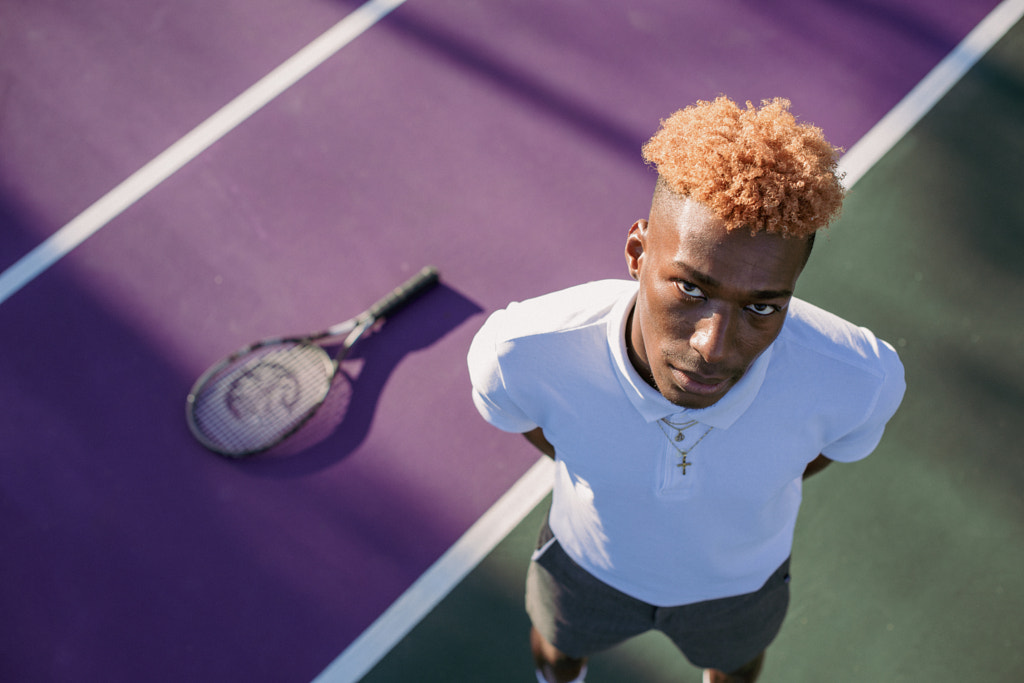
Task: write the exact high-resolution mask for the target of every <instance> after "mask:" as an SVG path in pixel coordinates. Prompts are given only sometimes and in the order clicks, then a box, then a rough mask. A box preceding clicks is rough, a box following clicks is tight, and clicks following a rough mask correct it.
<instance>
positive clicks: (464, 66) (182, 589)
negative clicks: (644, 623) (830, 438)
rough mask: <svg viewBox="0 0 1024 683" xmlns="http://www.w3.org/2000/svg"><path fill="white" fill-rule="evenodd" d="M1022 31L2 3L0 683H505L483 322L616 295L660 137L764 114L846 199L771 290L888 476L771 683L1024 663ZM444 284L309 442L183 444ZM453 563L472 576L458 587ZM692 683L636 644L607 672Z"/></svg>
mask: <svg viewBox="0 0 1024 683" xmlns="http://www.w3.org/2000/svg"><path fill="white" fill-rule="evenodd" d="M1022 14H1024V3H1022V2H1020V1H1018V0H1007V1H1006V2H1004V3H1002V4H1000V3H998V2H996V0H949V1H948V2H945V3H942V4H941V6H938V5H936V4H935V3H926V2H923V1H921V0H897V1H895V2H888V3H882V2H873V1H871V0H864V1H862V2H848V3H834V2H828V1H826V0H821V1H815V2H809V3H798V2H793V1H788V0H787V1H780V2H762V3H756V2H750V1H748V0H727V1H725V2H715V3H712V2H692V1H690V2H682V3H679V2H675V3H673V2H667V1H665V0H641V1H639V2H629V3H626V2H610V1H604V0H601V1H599V2H589V3H585V2H581V1H579V0H567V1H565V2H558V3H543V2H536V1H535V0H524V1H523V2H519V3H498V2H472V3H469V2H454V1H452V0H407V1H405V2H402V1H401V0H395V1H391V2H369V3H366V4H365V5H364V4H362V3H360V2H349V1H347V0H298V1H297V2H291V3H285V2H280V1H279V0H259V2H248V3H241V2H235V0H218V1H217V2H215V3H199V2H195V1H193V0H187V1H186V2H181V3H175V4H173V5H166V4H162V3H156V4H154V3H129V2H124V1H123V0H87V1H84V2H70V1H69V0H46V1H45V2H37V1H29V0H5V2H3V3H2V4H0V329H2V331H3V342H2V348H3V353H2V354H0V405H3V406H4V408H5V409H4V410H3V411H0V453H2V457H0V515H2V517H0V519H2V521H3V523H2V524H0V552H2V554H3V559H2V561H0V586H2V587H0V611H2V613H3V614H4V618H3V619H2V620H0V680H3V681H19V682H20V681H100V680H102V681H140V680H142V681H243V680H244V681H275V682H277V681H296V682H308V681H313V680H318V681H322V682H324V683H340V682H343V681H357V680H365V681H367V682H368V683H384V682H389V681H404V680H415V681H438V682H440V681H450V680H459V681H488V682H491V681H494V682H504V681H508V682H509V683H511V682H512V681H530V680H533V679H532V676H533V673H532V666H531V663H530V661H529V653H528V647H527V644H526V641H525V629H526V617H525V615H524V614H523V613H522V608H521V603H522V579H523V576H524V575H525V570H526V567H525V564H526V561H527V559H528V553H529V550H530V548H531V545H532V543H533V540H534V537H535V535H536V529H537V526H538V525H539V523H540V519H541V517H542V515H543V512H544V505H545V496H546V492H547V489H546V484H545V482H546V474H547V472H546V469H545V465H544V463H543V462H541V464H537V463H538V454H537V453H536V452H535V451H532V450H531V449H530V447H529V446H528V445H527V444H526V443H525V441H523V440H521V439H517V438H514V437H510V436H508V435H505V434H501V433H499V432H497V431H496V430H494V429H492V428H490V427H489V426H488V425H486V424H485V423H484V422H483V420H482V419H480V418H479V416H478V415H477V413H476V411H475V409H474V407H473V405H472V403H471V401H470V398H469V381H468V373H467V371H466V369H465V362H464V358H465V354H466V350H467V349H468V346H469V342H470V340H471V338H472V336H473V334H474V332H475V331H476V329H477V328H478V327H479V325H480V324H481V323H482V321H483V319H484V317H485V316H486V315H487V314H488V313H489V312H490V311H492V310H494V309H496V308H499V307H503V306H504V305H505V304H506V303H507V302H508V301H510V300H517V299H524V298H528V297H531V296H534V295H537V294H540V293H543V292H547V291H551V290H555V289H559V288H562V287H566V286H569V285H571V284H576V283H579V282H583V281H587V280H592V279H599V278H606V277H623V276H624V275H625V271H624V268H623V259H622V246H623V242H624V238H625V233H626V230H627V229H628V227H629V225H630V224H631V223H632V222H633V221H634V220H636V219H637V218H639V217H641V216H643V215H644V214H645V212H646V209H647V206H648V203H649V200H650V193H651V188H652V184H653V175H652V172H651V171H650V170H649V169H647V168H645V167H644V166H643V164H642V161H641V159H640V155H639V148H640V145H641V144H642V143H643V142H644V141H645V140H646V139H647V138H648V137H649V136H650V134H651V133H652V132H653V131H654V130H655V128H656V127H657V123H658V121H659V119H660V118H661V117H664V116H666V115H668V114H669V113H671V112H672V111H673V110H674V109H677V108H679V107H681V106H685V105H686V104H689V103H691V102H693V101H695V100H697V99H710V98H713V97H715V96H716V95H718V94H720V93H725V94H728V95H729V96H730V97H732V98H733V99H736V100H739V101H743V100H753V101H759V100H761V99H764V98H769V97H775V96H785V97H788V98H790V99H791V100H792V101H793V110H794V112H796V113H797V114H798V115H799V116H800V118H802V119H803V120H807V121H812V122H814V123H815V124H817V125H820V126H821V127H822V128H823V129H824V130H825V131H826V133H827V135H828V136H829V138H830V139H831V141H832V142H833V143H835V144H837V145H841V146H843V147H845V148H846V149H847V150H849V151H848V153H847V157H846V159H845V160H844V165H845V167H846V168H847V171H848V180H849V181H852V182H853V190H852V191H851V194H850V198H849V200H848V202H847V204H846V207H845V209H844V214H843V217H842V218H841V219H840V221H839V223H837V224H836V225H835V226H833V227H832V228H830V229H829V231H828V233H827V236H826V237H825V239H823V240H820V241H819V244H818V246H816V248H815V255H814V257H813V258H812V260H811V263H810V265H809V266H808V270H807V271H806V272H805V275H804V276H803V278H802V279H801V284H800V291H799V292H798V294H799V295H800V296H802V297H803V298H805V299H808V300H810V301H812V302H814V303H817V304H819V305H822V306H824V307H826V308H829V309H831V310H833V311H835V312H837V313H839V314H840V315H843V316H844V317H846V318H848V319H850V320H853V321H856V322H858V323H859V324H863V325H865V326H867V327H870V328H872V329H873V330H874V331H875V332H877V333H878V334H879V336H881V337H883V338H885V339H888V340H890V341H891V342H893V344H894V345H896V346H897V348H898V349H899V350H900V352H901V356H902V358H903V361H904V363H905V365H906V368H907V377H908V394H907V399H906V400H905V402H904V404H903V408H902V409H901V411H900V412H899V413H898V414H897V416H896V418H895V420H894V422H893V423H892V424H891V426H890V429H889V430H888V432H887V436H886V438H885V440H884V441H883V443H882V445H881V447H880V448H879V450H878V451H877V452H876V453H875V455H873V456H872V457H871V458H869V459H868V460H866V461H864V462H863V463H860V464H857V465H852V466H846V467H839V466H837V467H835V468H833V469H830V470H829V471H828V472H827V473H825V474H823V475H821V477H820V478H816V479H815V480H812V481H811V482H810V483H809V484H808V486H807V487H806V489H805V502H804V508H803V515H802V517H801V522H800V526H799V527H798V530H797V540H796V550H795V555H794V572H793V574H794V581H793V604H792V606H791V610H790V613H789V616H788V618H787V622H786V625H785V626H784V628H783V631H782V635H781V636H780V638H779V640H778V642H777V644H776V645H775V646H774V647H773V649H772V650H770V652H769V659H768V663H767V667H766V670H765V674H764V675H763V677H762V680H764V681H823V680H827V681H836V682H844V681H849V682H860V681H871V682H874V681H929V682H932V681H935V682H939V683H945V682H946V681H950V682H951V681H962V680H996V681H1008V682H1009V681H1016V680H1019V679H1020V678H1021V676H1022V675H1024V654H1022V653H1024V647H1022V646H1024V637H1022V635H1021V634H1022V631H1024V629H1022V625H1024V620H1022V619H1021V617H1020V615H1021V614H1022V613H1024V576H1022V572H1021V570H1020V568H1021V567H1022V566H1024V541H1022V539H1024V534H1022V523H1024V502H1022V499H1021V496H1020V493H1019V492H1020V490H1021V489H1022V486H1024V464H1022V459H1021V457H1020V454H1021V448H1020V445H1019V443H1018V440H1017V439H1016V438H1015V437H1016V434H1015V427H1016V426H1017V425H1018V424H1019V422H1020V418H1021V416H1022V414H1024V374H1022V372H1024V371H1022V368H1024V323H1022V321H1021V314H1020V310H1021V306H1020V303H1019V301H1020V300H1021V298H1022V296H1021V295H1024V198H1022V195H1021V193H1020V191H1019V188H1020V187H1021V186H1022V184H1024V168H1022V165H1021V163H1020V159H1021V158H1024V127H1022V122H1024V24H1021V22H1020V17H1021V15H1022ZM427 264H433V265H436V266H437V267H438V268H439V270H440V272H441V279H442V282H441V285H440V286H439V287H438V288H436V289H434V290H432V291H431V292H429V293H427V294H426V295H424V296H423V297H422V298H421V299H419V300H418V301H416V302H415V303H414V304H412V305H410V306H409V307H408V308H407V309H405V310H403V311H402V312H401V313H400V314H398V315H396V316H395V317H394V318H393V319H392V320H389V321H388V323H387V325H385V326H384V327H383V328H381V329H380V331H379V332H377V333H376V334H375V335H373V336H372V337H371V338H369V339H367V340H366V341H365V342H364V343H362V344H360V345H359V346H358V347H356V349H355V350H354V352H353V354H352V356H351V357H350V358H349V359H348V360H347V361H346V362H345V367H346V370H347V371H348V372H349V373H350V374H351V376H352V377H353V378H354V380H353V394H352V398H351V404H350V407H349V410H348V412H347V413H346V414H345V417H344V421H343V422H342V423H341V425H339V427H338V429H337V430H336V431H335V432H334V433H333V434H332V435H331V436H330V437H329V438H327V439H326V440H324V441H323V442H321V443H319V444H317V445H316V446H314V447H313V448H311V449H309V450H307V451H305V452H302V453H300V454H297V455H294V456H290V457H278V458H255V459H253V460H249V461H245V462H234V461H229V460H226V459H224V458H220V457H218V456H215V455H213V454H211V453H210V452H208V451H206V450H205V449H203V448H202V447H201V446H200V445H199V444H197V443H196V442H195V440H194V439H193V438H192V436H191V435H190V433H189V431H188V429H187V427H186V424H185V404H184V399H185V395H186V394H187V393H188V390H189V387H190V386H191V384H192V382H193V381H194V380H195V378H196V377H197V376H198V375H199V374H200V373H201V372H202V371H203V370H204V369H205V368H206V367H207V366H209V364H210V363H212V362H214V361H216V360H217V359H218V358H220V357H221V356H223V355H224V354H226V353H228V352H230V351H232V350H233V349H235V348H237V347H239V346H240V345H242V344H245V343H247V342H250V341H253V340H255V339H259V338H262V337H265V336H268V335H276V334H287V333H303V332H312V331H314V330H317V329H321V328H323V327H325V326H327V325H330V324H332V323H336V322H338V321H340V320H344V319H346V318H348V317H350V316H352V315H354V314H356V313H358V312H359V311H361V310H363V309H364V308H365V307H366V306H368V305H369V304H371V303H372V302H373V301H374V300H376V299H377V298H378V297H379V296H381V295H382V294H384V293H385V292H387V291H388V290H390V289H391V288H392V287H394V286H395V285H397V284H399V283H400V282H401V281H403V280H405V279H406V278H408V277H409V276H411V275H412V274H413V273H414V272H416V271H417V270H419V269H420V268H421V267H422V266H424V265H427ZM478 560H480V562H479V564H477V561H478ZM623 680H643V681H669V680H673V681H680V680H682V681H694V682H696V681H698V680H700V674H699V671H697V670H696V669H694V668H692V667H689V666H688V665H687V664H686V663H685V662H684V661H682V660H681V658H679V657H678V655H676V654H675V653H674V652H672V651H670V647H669V646H668V645H667V644H666V643H664V642H662V641H661V640H660V639H659V638H658V637H650V638H648V637H644V638H641V639H638V640H637V641H634V642H632V643H629V644H627V645H625V646H623V647H621V648H618V649H616V650H614V651H612V652H609V653H607V654H606V655H605V656H603V657H600V658H597V659H595V661H594V662H593V663H592V665H591V674H590V675H589V676H588V681H593V682H596V683H601V682H602V681H604V682H609V683H610V682H612V681H623Z"/></svg>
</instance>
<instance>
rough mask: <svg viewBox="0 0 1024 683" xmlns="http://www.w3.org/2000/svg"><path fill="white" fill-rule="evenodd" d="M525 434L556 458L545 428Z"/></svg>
mask: <svg viewBox="0 0 1024 683" xmlns="http://www.w3.org/2000/svg"><path fill="white" fill-rule="evenodd" d="M523 436H525V437H526V440H527V441H529V442H530V443H532V444H533V445H534V446H536V447H537V450H539V451H540V452H541V453H543V454H544V455H546V456H548V457H549V458H551V459H552V460H554V458H555V447H554V446H552V445H551V443H550V442H549V441H548V440H547V439H546V438H544V430H543V429H541V428H540V427H537V428H536V429H534V430H533V431H529V432H526V433H525V434H523ZM812 464H813V463H812Z"/></svg>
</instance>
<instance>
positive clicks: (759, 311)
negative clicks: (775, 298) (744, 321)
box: [747, 304, 781, 315]
mask: <svg viewBox="0 0 1024 683" xmlns="http://www.w3.org/2000/svg"><path fill="white" fill-rule="evenodd" d="M747 310H748V311H750V312H751V313H753V314H754V315H771V314H772V313H778V312H779V311H780V310H781V309H780V308H779V307H778V306H775V305H772V304H750V305H749V306H747Z"/></svg>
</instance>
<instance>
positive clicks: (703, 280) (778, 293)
mask: <svg viewBox="0 0 1024 683" xmlns="http://www.w3.org/2000/svg"><path fill="white" fill-rule="evenodd" d="M676 266H677V267H678V268H679V269H681V270H683V271H685V272H686V277H687V278H688V279H690V280H693V283H694V284H695V285H704V286H705V287H721V286H722V283H721V282H719V281H718V280H716V279H715V278H713V277H711V276H710V275H708V274H706V273H702V272H700V271H699V270H694V269H693V268H691V267H690V266H688V265H686V264H685V263H682V262H681V261H676ZM747 296H748V297H749V298H751V299H788V298H790V297H792V296H793V291H792V290H789V289H758V290H754V291H753V292H749V293H748V294H747Z"/></svg>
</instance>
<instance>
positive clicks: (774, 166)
mask: <svg viewBox="0 0 1024 683" xmlns="http://www.w3.org/2000/svg"><path fill="white" fill-rule="evenodd" d="M789 106H790V102H789V100H786V99H783V98H776V99H773V100H765V101H764V102H762V103H761V108H760V109H758V108H755V107H754V105H752V104H751V103H750V102H747V108H746V109H745V110H744V109H741V108H740V107H738V106H737V105H736V103H735V102H733V101H732V100H730V99H729V98H727V97H725V96H721V97H719V98H718V99H716V100H715V101H714V102H704V101H701V102H698V103H697V104H695V105H692V106H689V107H686V108H685V109H680V110H679V111H677V112H676V113H674V114H673V115H672V116H670V117H669V118H667V119H665V120H663V121H662V122H661V127H660V129H659V130H658V132H657V133H656V134H655V135H654V137H652V138H651V139H650V140H649V141H648V142H647V144H645V145H644V146H643V157H644V160H645V161H646V162H647V163H649V164H652V165H653V166H655V167H656V168H657V170H658V175H659V181H660V182H662V183H664V184H665V185H667V186H668V188H669V189H671V190H672V191H673V192H674V193H675V194H677V195H682V196H686V197H690V198H692V199H695V200H697V201H699V202H701V203H702V204H704V205H705V206H707V207H708V208H709V209H711V211H712V212H713V213H714V214H715V215H716V216H718V218H720V219H722V220H723V221H725V224H726V226H727V227H728V229H730V230H734V229H737V228H741V227H743V228H747V229H749V230H750V231H751V232H752V233H757V232H769V233H777V234H781V235H784V236H786V237H810V236H811V235H813V234H814V233H815V231H817V230H818V229H819V228H823V227H825V226H826V225H828V224H829V223H830V222H832V220H834V219H835V218H836V217H837V216H838V215H839V211H840V207H841V206H842V203H843V196H844V194H845V191H844V189H843V186H842V182H841V181H842V178H841V176H840V175H838V172H837V162H838V156H839V152H840V151H841V150H840V149H838V148H836V147H833V146H832V145H831V144H829V143H828V141H827V140H825V137H824V135H823V134H822V132H821V129H820V128H817V127H815V126H812V125H810V124H807V123H797V122H796V119H795V118H794V117H793V115H792V114H790V113H789Z"/></svg>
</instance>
